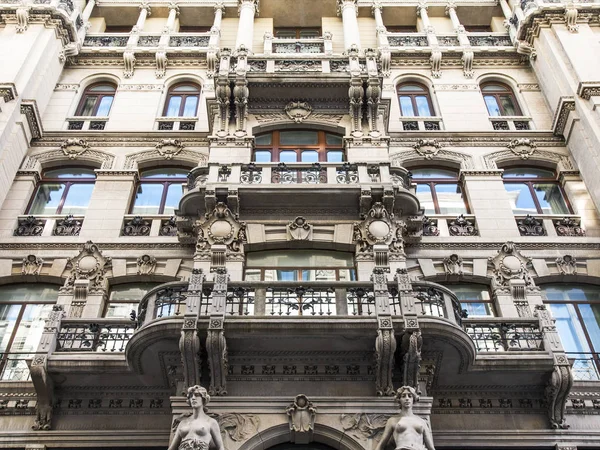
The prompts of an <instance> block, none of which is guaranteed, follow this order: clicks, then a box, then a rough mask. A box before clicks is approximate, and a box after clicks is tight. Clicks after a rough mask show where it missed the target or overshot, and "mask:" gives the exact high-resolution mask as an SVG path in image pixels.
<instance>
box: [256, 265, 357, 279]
mask: <svg viewBox="0 0 600 450" xmlns="http://www.w3.org/2000/svg"><path fill="white" fill-rule="evenodd" d="M248 270H251V271H256V272H258V271H260V281H265V271H267V270H275V271H277V270H280V271H285V272H291V271H295V272H296V280H290V281H287V280H272V281H277V282H280V283H302V282H309V281H310V280H303V278H302V272H303V271H307V270H308V271H310V270H313V271H318V270H332V271H334V272H335V281H345V282H348V281H358V278H357V277H358V274H357V271H356V265H354V266H353V267H327V266H261V267H246V268H244V280H245V279H246V272H247V271H248ZM341 270H347V271H348V274H349V279H348V280H340V271H341ZM312 281H315V280H312Z"/></svg>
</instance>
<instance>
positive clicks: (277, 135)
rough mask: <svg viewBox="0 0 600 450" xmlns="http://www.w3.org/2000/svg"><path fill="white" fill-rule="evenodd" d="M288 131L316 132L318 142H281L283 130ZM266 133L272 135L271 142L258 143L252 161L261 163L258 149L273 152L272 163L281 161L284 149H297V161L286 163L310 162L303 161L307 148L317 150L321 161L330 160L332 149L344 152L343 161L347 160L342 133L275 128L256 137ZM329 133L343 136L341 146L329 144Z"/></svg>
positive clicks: (253, 151)
mask: <svg viewBox="0 0 600 450" xmlns="http://www.w3.org/2000/svg"><path fill="white" fill-rule="evenodd" d="M286 131H311V132H316V133H317V143H316V144H301V145H298V144H296V145H291V144H290V145H288V144H285V145H283V144H280V142H281V132H286ZM266 134H270V135H271V143H270V144H266V145H259V144H256V145H255V146H254V149H253V150H252V161H253V162H257V163H259V164H260V162H259V161H256V152H257V151H267V150H268V151H270V152H271V161H270V162H271V163H278V162H280V154H281V152H282V151H292V150H295V152H296V162H295V163H285V164H297V163H300V164H310V163H308V162H304V161H301V159H302V152H304V151H307V150H316V151H317V155H318V162H319V163H326V162H328V161H327V152H328V151H330V150H333V151H340V152H342V162H345V161H346V149H345V148H344V141H343V138H342V136H341V135H338V134H336V133H331V132H329V131H325V130H306V129H298V130H295V129H289V130H275V131H270V132H268V133H261V134H258V135H257V136H256V137H259V136H264V135H266ZM328 134H331V135H334V136H337V137H340V138H342V140H341V144H340V145H339V146H338V145H335V144H327V135H328Z"/></svg>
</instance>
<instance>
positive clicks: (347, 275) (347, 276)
mask: <svg viewBox="0 0 600 450" xmlns="http://www.w3.org/2000/svg"><path fill="white" fill-rule="evenodd" d="M338 274H339V277H340V281H358V279H357V278H356V271H355V270H354V269H338Z"/></svg>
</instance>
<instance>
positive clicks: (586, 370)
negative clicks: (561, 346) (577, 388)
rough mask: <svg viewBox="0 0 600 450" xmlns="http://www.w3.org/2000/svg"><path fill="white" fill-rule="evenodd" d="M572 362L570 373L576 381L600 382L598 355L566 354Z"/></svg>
mask: <svg viewBox="0 0 600 450" xmlns="http://www.w3.org/2000/svg"><path fill="white" fill-rule="evenodd" d="M567 357H568V358H569V360H570V361H572V362H573V366H572V368H571V372H572V373H573V378H574V379H575V380H577V381H600V370H599V368H600V353H567Z"/></svg>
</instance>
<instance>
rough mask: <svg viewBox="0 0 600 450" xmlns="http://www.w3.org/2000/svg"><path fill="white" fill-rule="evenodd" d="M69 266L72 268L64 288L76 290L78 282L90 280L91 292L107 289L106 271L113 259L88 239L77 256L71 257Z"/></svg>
mask: <svg viewBox="0 0 600 450" xmlns="http://www.w3.org/2000/svg"><path fill="white" fill-rule="evenodd" d="M67 267H70V268H71V274H70V275H69V278H67V280H66V282H65V286H64V288H63V289H66V290H67V291H69V290H74V289H75V285H76V282H77V281H81V280H83V281H87V282H88V289H87V290H88V292H90V293H104V292H105V291H106V288H107V282H106V273H107V271H108V270H109V269H110V268H111V267H112V259H111V258H110V257H106V256H103V255H102V253H101V252H100V250H99V249H98V246H97V245H96V244H94V243H93V242H92V241H87V242H86V243H85V244H84V245H83V249H82V250H81V251H80V252H79V254H78V255H77V256H76V257H74V258H69V260H68V261H67Z"/></svg>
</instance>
